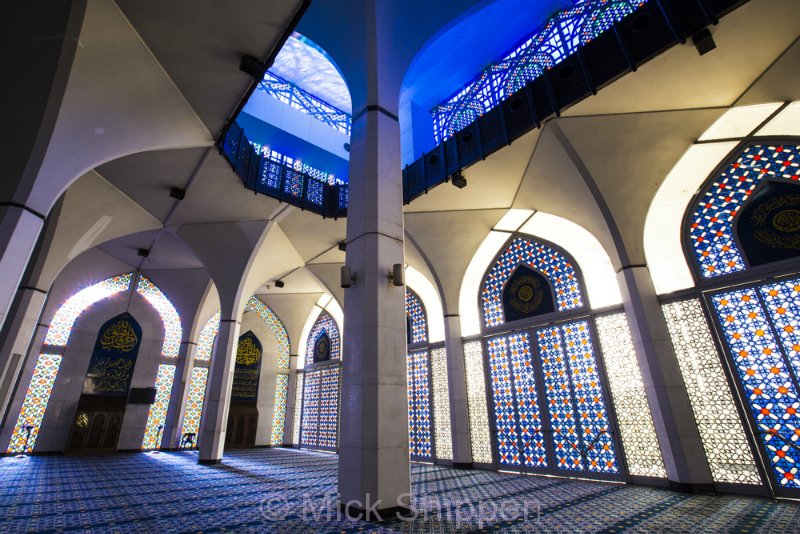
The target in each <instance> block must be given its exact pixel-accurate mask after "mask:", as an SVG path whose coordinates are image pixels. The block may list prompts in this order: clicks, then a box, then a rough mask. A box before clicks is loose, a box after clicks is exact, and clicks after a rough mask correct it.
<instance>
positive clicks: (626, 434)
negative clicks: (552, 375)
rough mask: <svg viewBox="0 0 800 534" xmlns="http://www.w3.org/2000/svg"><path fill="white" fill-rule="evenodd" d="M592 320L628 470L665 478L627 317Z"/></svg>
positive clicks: (659, 448)
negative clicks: (604, 366)
mask: <svg viewBox="0 0 800 534" xmlns="http://www.w3.org/2000/svg"><path fill="white" fill-rule="evenodd" d="M596 323H597V337H598V338H599V340H600V347H601V348H602V350H603V357H604V358H605V364H606V375H607V376H608V386H609V390H610V391H611V398H612V400H613V401H614V410H615V411H616V414H617V426H618V428H619V432H620V435H621V437H622V446H623V448H624V449H625V459H626V461H627V465H628V472H629V473H630V474H631V475H635V476H646V477H655V478H666V476H667V472H666V469H665V468H664V460H663V459H662V457H661V447H660V446H659V444H658V436H657V435H656V429H655V425H654V423H653V416H652V414H651V412H650V405H649V404H648V402H647V395H646V393H645V391H644V381H643V380H642V374H641V371H640V370H639V363H638V362H637V360H636V351H635V350H634V348H633V340H632V339H631V331H630V327H629V326H628V320H627V319H626V318H625V314H624V313H615V314H612V315H605V316H602V317H598V318H597V319H596Z"/></svg>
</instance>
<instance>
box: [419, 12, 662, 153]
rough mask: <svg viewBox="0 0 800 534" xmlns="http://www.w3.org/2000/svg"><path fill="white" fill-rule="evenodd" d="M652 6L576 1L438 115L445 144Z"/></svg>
mask: <svg viewBox="0 0 800 534" xmlns="http://www.w3.org/2000/svg"><path fill="white" fill-rule="evenodd" d="M646 1H647V0H572V2H571V5H569V6H568V7H566V8H565V9H563V10H562V11H560V12H558V13H556V14H555V15H553V16H552V17H551V18H550V20H548V22H547V23H546V24H545V25H544V26H542V27H540V28H538V29H537V31H536V32H534V33H533V34H532V35H530V36H529V37H528V39H526V40H525V41H524V42H523V43H522V44H520V45H518V46H517V47H516V48H514V49H513V50H511V51H510V52H508V53H507V54H506V55H505V56H504V57H503V58H502V59H500V60H498V61H496V62H495V63H493V64H491V65H489V66H488V67H487V68H486V69H484V70H483V72H481V73H480V74H479V75H478V77H477V78H476V79H475V80H473V81H472V82H470V83H469V84H467V85H466V86H464V87H463V88H462V89H461V90H459V91H458V93H456V94H455V95H454V96H452V97H450V98H449V99H448V100H447V101H445V102H443V103H441V104H439V105H438V106H437V107H436V108H434V110H433V117H434V124H433V129H434V137H435V138H436V142H437V143H441V142H442V141H444V140H445V139H447V138H448V137H451V136H452V135H453V134H454V133H455V132H458V131H459V130H461V129H463V128H464V127H465V126H467V125H469V124H470V123H472V122H473V121H475V120H476V119H477V118H478V117H479V116H480V115H483V114H484V113H486V112H487V111H489V110H490V109H492V108H493V107H495V106H497V105H498V104H499V103H500V102H502V101H503V100H505V99H506V98H508V97H509V96H511V95H512V94H513V93H515V92H516V91H518V90H520V89H521V88H522V87H524V86H525V84H527V83H528V82H530V81H531V80H534V79H536V78H538V77H539V76H540V75H541V74H542V73H543V72H544V71H545V70H548V69H550V68H552V67H554V66H555V65H557V64H558V63H560V62H561V61H563V60H564V58H566V57H567V56H569V55H571V54H572V53H573V52H575V50H577V49H578V48H579V47H580V46H581V45H583V44H585V43H588V42H589V41H591V40H592V39H594V38H595V37H597V36H598V35H600V34H601V33H603V32H604V31H606V30H607V29H609V28H611V26H612V25H613V23H614V22H615V21H618V20H621V19H622V18H623V17H625V16H626V15H628V14H630V13H632V12H633V11H634V10H635V9H636V8H637V7H639V6H640V5H642V4H644V3H645V2H646Z"/></svg>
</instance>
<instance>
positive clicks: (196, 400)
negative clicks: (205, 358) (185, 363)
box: [182, 367, 208, 435]
mask: <svg viewBox="0 0 800 534" xmlns="http://www.w3.org/2000/svg"><path fill="white" fill-rule="evenodd" d="M207 382H208V368H206V367H195V368H194V369H192V379H191V381H190V382H189V392H188V393H187V397H186V411H185V414H184V416H183V430H182V433H183V434H189V433H192V434H195V435H197V434H198V433H199V432H200V418H201V416H202V415H203V399H204V398H205V396H206V383H207Z"/></svg>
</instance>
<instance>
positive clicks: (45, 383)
mask: <svg viewBox="0 0 800 534" xmlns="http://www.w3.org/2000/svg"><path fill="white" fill-rule="evenodd" d="M73 321H74V319H73ZM60 365H61V356H59V355H57V354H40V355H39V359H38V360H36V367H35V368H34V370H33V376H32V377H31V383H30V385H29V386H28V392H27V393H26V394H25V400H24V401H23V403H22V409H21V410H20V412H19V417H18V418H17V424H16V426H15V427H14V433H13V434H12V436H11V441H10V442H9V444H8V452H11V453H16V452H30V451H32V450H33V446H34V445H35V444H36V438H37V437H38V435H39V429H40V428H41V426H42V419H43V418H44V412H45V410H46V409H47V403H48V401H49V400H50V394H51V393H52V392H53V384H54V383H55V381H56V375H58V367H59V366H60ZM28 427H29V428H30V436H29V435H28V430H27V428H28Z"/></svg>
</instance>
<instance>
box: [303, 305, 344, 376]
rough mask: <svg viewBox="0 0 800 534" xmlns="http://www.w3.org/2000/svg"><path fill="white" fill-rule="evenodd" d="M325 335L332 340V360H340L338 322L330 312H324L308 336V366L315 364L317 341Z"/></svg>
mask: <svg viewBox="0 0 800 534" xmlns="http://www.w3.org/2000/svg"><path fill="white" fill-rule="evenodd" d="M323 334H327V335H328V338H329V339H330V351H331V360H338V359H340V358H341V355H340V354H339V347H340V342H339V327H338V326H336V321H334V320H333V317H331V315H330V314H329V313H328V312H325V311H324V312H322V313H321V314H320V315H319V317H318V318H317V321H316V322H315V323H314V326H313V327H311V332H310V333H309V334H308V342H307V344H306V365H312V364H313V363H314V345H315V344H316V342H317V339H318V338H319V337H320V336H322V335H323Z"/></svg>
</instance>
